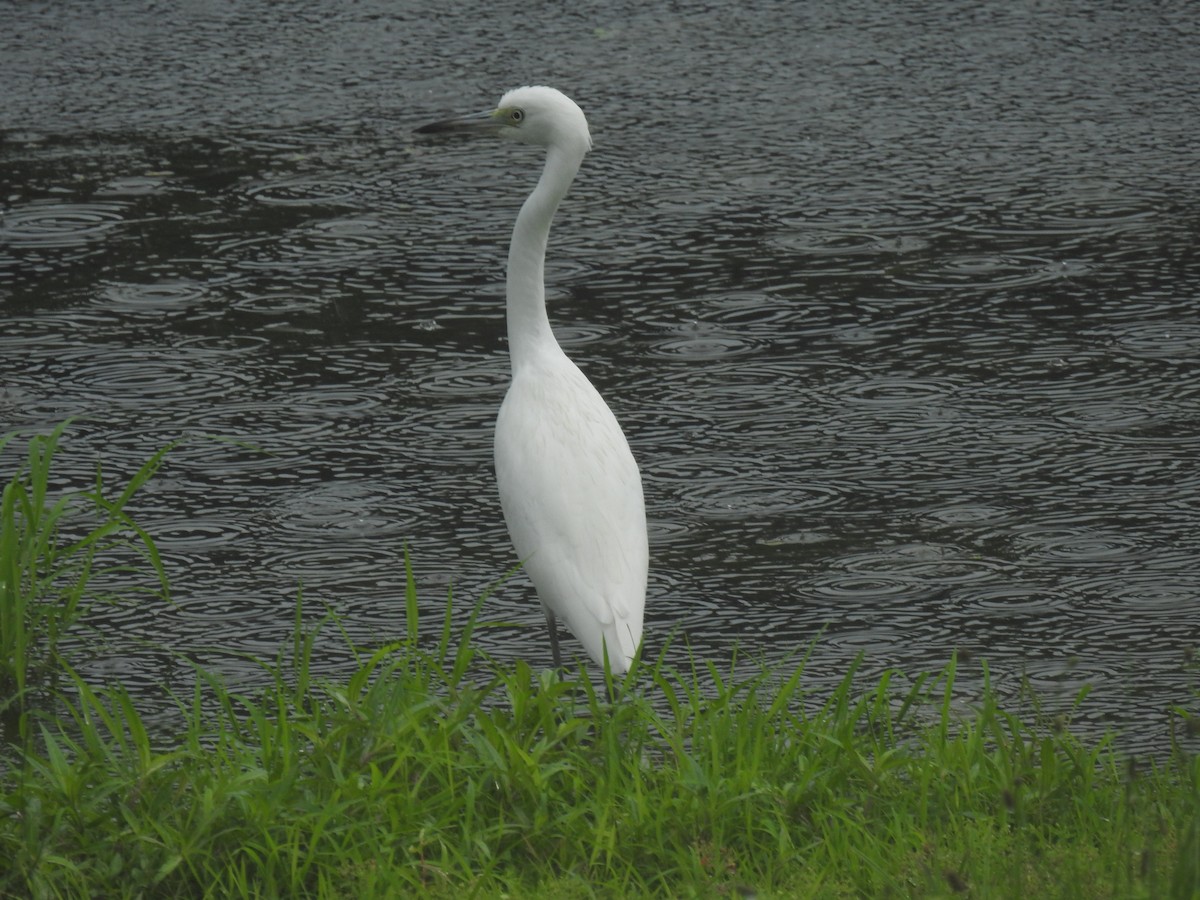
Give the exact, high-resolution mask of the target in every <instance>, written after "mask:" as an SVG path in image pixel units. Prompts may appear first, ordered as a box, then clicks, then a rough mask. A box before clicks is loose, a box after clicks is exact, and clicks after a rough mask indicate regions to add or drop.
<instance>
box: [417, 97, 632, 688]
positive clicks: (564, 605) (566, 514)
mask: <svg viewBox="0 0 1200 900" xmlns="http://www.w3.org/2000/svg"><path fill="white" fill-rule="evenodd" d="M419 130H420V131H422V132H444V131H487V132H494V133H498V134H500V135H501V136H503V137H507V138H511V139H514V140H518V141H521V142H523V143H529V144H535V145H538V146H541V147H544V148H545V149H546V164H545V168H544V169H543V171H542V177H541V179H540V180H539V181H538V184H537V187H536V188H534V190H533V193H531V194H530V195H529V197H528V199H526V201H525V203H524V205H523V206H522V207H521V211H520V213H519V214H518V216H517V223H516V226H515V227H514V228H513V235H512V243H511V245H510V248H509V255H508V281H507V294H508V304H507V314H508V339H509V352H510V354H511V358H512V384H511V385H510V386H509V389H508V393H507V394H506V395H505V398H504V402H503V404H501V406H500V414H499V416H498V417H497V419H496V447H495V450H496V481H497V484H498V486H499V491H500V502H501V505H502V506H503V508H504V520H505V523H506V524H507V525H508V532H509V535H510V536H511V538H512V542H513V546H514V547H515V548H516V551H517V555H518V556H519V557H520V558H521V559H522V560H524V563H525V570H526V571H527V572H528V573H529V577H530V579H531V580H532V581H533V584H534V587H535V588H537V593H538V599H539V600H540V601H541V604H542V609H543V611H544V612H545V614H546V619H547V624H548V626H549V629H550V638H551V649H552V651H553V654H554V660H555V663H556V664H558V663H559V653H558V640H557V633H556V631H555V620H556V619H557V618H562V619H563V620H564V621H565V622H566V624H567V627H568V628H570V630H571V632H572V633H573V634H574V635H575V636H576V637H577V638H578V639H579V641H580V643H582V644H583V646H584V649H586V650H587V652H588V654H589V655H590V656H591V657H592V659H594V660H595V661H596V662H597V663H602V662H603V660H604V655H605V650H606V649H607V654H608V660H609V665H610V666H611V668H612V671H613V672H614V673H617V674H620V673H623V672H626V671H627V670H628V669H629V666H630V664H631V663H632V660H633V656H634V654H635V652H636V651H637V648H638V645H639V643H640V642H641V639H642V617H643V612H644V609H645V600H646V573H647V568H648V564H649V551H648V545H647V540H646V512H645V506H644V503H643V499H642V481H641V476H640V474H639V472H638V467H637V463H636V462H635V461H634V459H633V454H632V453H631V452H630V450H629V444H628V442H627V441H626V440H625V435H624V433H623V432H622V431H621V426H620V425H619V424H618V423H617V420H616V418H615V417H614V416H613V414H612V411H611V410H609V408H608V405H607V404H606V403H605V402H604V399H603V398H602V397H601V396H600V394H599V392H598V391H597V390H596V389H595V388H594V387H593V386H592V384H591V382H590V381H588V379H587V377H586V376H585V375H584V374H583V373H582V372H581V371H580V370H579V368H578V367H577V366H576V365H575V364H574V363H573V362H571V360H570V359H568V358H567V355H566V354H565V353H564V352H563V350H562V348H561V347H559V345H558V341H557V340H555V338H554V334H553V332H552V331H551V329H550V322H549V319H548V318H547V316H546V299H545V286H544V275H543V273H544V266H545V256H546V242H547V238H548V236H549V233H550V224H551V221H552V220H553V218H554V213H555V210H557V208H558V204H559V202H560V201H561V200H562V198H563V196H564V195H565V194H566V192H567V189H568V188H569V187H570V185H571V182H572V181H573V180H574V178H575V173H576V172H577V171H578V170H579V165H580V163H581V162H582V161H583V157H584V154H586V153H587V151H588V150H589V149H590V148H591V136H590V134H589V132H588V127H587V120H586V119H585V118H584V115H583V112H582V111H581V110H580V109H579V107H578V106H576V105H575V103H574V102H573V101H572V100H570V99H569V98H568V97H567V96H565V95H564V94H562V93H560V92H559V91H557V90H555V89H553V88H548V87H523V88H517V89H515V90H512V91H509V92H508V93H507V94H505V95H504V97H503V98H502V99H501V101H500V105H499V107H497V108H496V109H494V110H490V111H488V112H485V113H480V114H477V115H473V116H465V117H462V118H458V119H451V120H448V121H444V122H436V123H433V124H432V125H426V126H425V127H424V128H421V129H419Z"/></svg>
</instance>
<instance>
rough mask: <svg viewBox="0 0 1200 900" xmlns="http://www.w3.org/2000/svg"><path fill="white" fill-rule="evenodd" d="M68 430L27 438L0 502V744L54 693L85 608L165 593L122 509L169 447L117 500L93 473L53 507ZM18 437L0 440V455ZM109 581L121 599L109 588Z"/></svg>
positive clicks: (144, 538)
mask: <svg viewBox="0 0 1200 900" xmlns="http://www.w3.org/2000/svg"><path fill="white" fill-rule="evenodd" d="M69 424H70V423H69V422H64V423H63V424H62V425H59V426H58V427H57V428H56V429H54V431H52V432H51V433H50V434H47V435H35V436H34V437H33V438H32V439H31V440H30V441H29V447H28V451H27V456H26V460H25V462H24V463H23V464H22V465H21V466H20V467H19V468H18V469H17V471H16V472H15V473H14V474H13V475H12V477H11V478H10V479H9V480H8V482H7V483H6V484H5V486H4V490H3V494H2V495H0V742H6V741H15V740H20V739H21V738H22V737H26V738H27V737H28V734H26V733H25V732H24V731H23V729H24V728H25V725H26V722H27V721H28V720H27V717H26V716H25V713H26V712H27V711H28V710H29V709H30V708H31V707H32V706H33V705H35V704H36V703H37V702H38V697H39V695H42V699H45V694H46V693H47V692H51V691H53V689H54V687H55V686H56V683H57V679H58V676H59V674H60V673H61V671H62V669H63V664H64V663H65V660H64V659H63V657H62V653H61V645H62V641H63V639H64V637H65V636H66V635H67V633H68V632H69V631H72V630H76V631H78V630H79V629H80V628H81V625H82V620H83V619H84V617H85V615H86V613H87V612H88V611H89V610H90V609H92V608H94V607H96V606H100V605H108V604H114V603H121V602H127V601H129V600H130V599H132V597H131V595H132V594H134V593H137V592H145V591H147V590H153V589H154V588H157V592H158V593H160V594H161V595H162V596H164V597H165V596H166V594H167V576H166V572H165V571H164V570H163V566H162V561H161V560H160V559H159V556H158V552H157V550H156V549H155V546H154V542H153V540H152V539H151V538H150V536H149V535H147V534H146V533H145V532H144V531H142V530H141V529H140V528H138V526H137V524H136V523H135V522H134V521H133V520H132V519H131V518H130V517H129V515H128V514H127V513H126V511H125V508H126V506H127V505H128V504H129V501H130V500H131V499H132V497H133V495H134V494H135V493H136V492H137V491H138V490H139V489H140V488H141V487H142V485H144V484H145V483H146V481H148V480H149V479H150V478H151V477H152V476H153V475H154V473H155V472H156V471H158V468H159V466H160V465H161V464H162V461H163V458H164V457H165V456H166V455H167V453H169V452H170V450H171V449H172V447H173V446H174V445H171V446H168V447H165V448H163V449H162V450H161V451H159V452H158V453H156V454H155V455H154V456H153V457H152V458H151V459H150V460H149V461H148V462H147V463H146V464H145V465H143V466H142V467H141V468H140V469H139V470H138V471H137V472H136V473H135V474H134V476H133V477H132V478H131V479H130V481H129V483H128V485H126V486H125V488H124V489H122V491H121V492H120V493H119V494H118V495H117V496H116V497H110V496H108V495H107V494H106V491H105V485H104V477H103V471H102V469H101V468H100V467H99V466H97V467H96V477H95V483H94V486H93V487H92V489H91V490H87V491H78V492H72V493H66V494H63V495H61V496H59V497H57V498H56V499H54V500H53V502H51V496H50V495H51V484H52V481H51V468H52V464H53V461H54V456H55V454H56V453H57V452H58V444H59V440H60V439H61V437H62V435H63V432H64V431H65V430H66V428H67V427H68V425H69ZM15 437H16V435H13V434H10V435H8V436H6V437H5V438H3V439H2V440H0V452H2V451H3V450H4V449H5V448H6V447H7V446H8V445H9V444H10V443H11V442H12V441H13V440H14V438H15ZM144 567H148V568H149V569H150V570H151V571H152V572H153V574H154V576H155V583H154V585H153V587H152V588H147V587H146V586H145V585H142V586H136V585H134V584H132V583H131V581H130V579H129V578H126V577H123V576H127V575H130V574H133V573H137V572H140V571H141V570H142V569H143V568H144ZM114 581H116V582H119V583H120V584H121V586H122V589H123V590H122V593H120V594H117V593H114V592H113V591H112V589H111V586H112V584H113V583H114Z"/></svg>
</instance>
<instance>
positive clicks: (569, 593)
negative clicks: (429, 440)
mask: <svg viewBox="0 0 1200 900" xmlns="http://www.w3.org/2000/svg"><path fill="white" fill-rule="evenodd" d="M496 479H497V482H498V485H499V491H500V501H501V505H502V506H503V508H504V518H505V522H506V523H507V525H508V530H509V534H510V535H511V537H512V541H513V544H514V546H515V547H516V550H517V553H518V555H519V556H520V557H521V559H522V560H524V562H525V570H526V571H527V572H528V573H529V576H530V578H531V579H532V581H533V583H534V586H535V587H536V588H537V592H538V598H539V599H540V600H541V602H542V605H543V606H545V607H546V608H547V609H548V610H549V612H551V613H552V614H553V615H555V616H556V617H560V618H562V619H563V620H564V621H565V622H566V623H567V626H568V627H569V628H570V629H571V632H572V633H573V634H574V635H575V636H576V638H578V639H579V641H580V642H581V643H582V644H583V645H584V648H585V649H586V650H587V651H588V653H589V655H591V657H592V658H593V659H595V660H596V661H597V662H600V661H602V660H603V653H604V646H605V644H607V648H608V656H609V661H610V664H611V666H612V668H613V671H615V672H618V673H620V672H624V671H625V670H626V669H627V668H628V663H629V660H630V659H631V658H632V656H633V653H634V651H635V650H636V649H637V645H638V643H639V642H640V640H641V637H642V616H643V611H644V608H645V598H646V572H647V567H648V561H649V551H648V546H647V539H646V514H645V506H644V503H643V499H642V483H641V476H640V474H639V472H638V467H637V463H636V462H635V461H634V459H633V454H632V453H631V452H630V450H629V444H628V442H627V441H626V440H625V435H624V434H623V433H622V431H621V428H620V425H619V424H618V423H617V420H616V418H615V417H614V416H613V414H612V412H611V411H610V410H609V408H608V406H607V404H605V402H604V400H603V398H601V396H600V394H599V393H598V392H597V391H596V389H595V388H594V387H593V386H592V384H591V382H589V381H588V380H587V378H586V377H585V376H584V374H583V373H582V372H581V371H579V369H578V368H577V367H576V366H575V365H574V363H572V362H571V361H570V360H569V359H567V357H566V356H565V355H564V354H562V353H561V351H559V352H556V353H548V354H545V355H544V357H543V358H539V359H538V360H536V361H532V362H530V363H528V364H527V365H524V366H523V367H522V368H521V369H519V370H518V371H516V372H515V373H514V376H513V382H512V385H511V386H510V387H509V391H508V394H507V395H506V396H505V398H504V403H503V404H502V405H501V407H500V414H499V417H498V418H497V420H496Z"/></svg>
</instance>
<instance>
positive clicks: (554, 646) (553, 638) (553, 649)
mask: <svg viewBox="0 0 1200 900" xmlns="http://www.w3.org/2000/svg"><path fill="white" fill-rule="evenodd" d="M546 627H547V628H548V629H549V630H550V653H551V654H552V655H553V657H554V668H556V669H560V670H561V669H562V657H560V656H559V655H558V622H557V620H555V618H554V613H552V612H550V610H546Z"/></svg>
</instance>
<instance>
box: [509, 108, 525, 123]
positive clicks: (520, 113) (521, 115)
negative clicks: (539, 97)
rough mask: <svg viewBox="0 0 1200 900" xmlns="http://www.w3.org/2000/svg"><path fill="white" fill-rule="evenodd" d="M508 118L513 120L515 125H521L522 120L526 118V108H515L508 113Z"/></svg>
mask: <svg viewBox="0 0 1200 900" xmlns="http://www.w3.org/2000/svg"><path fill="white" fill-rule="evenodd" d="M508 120H509V121H510V122H512V123H513V124H514V125H519V124H520V123H521V122H523V121H524V120H525V110H523V109H514V110H513V111H512V112H510V113H509V114H508Z"/></svg>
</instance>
